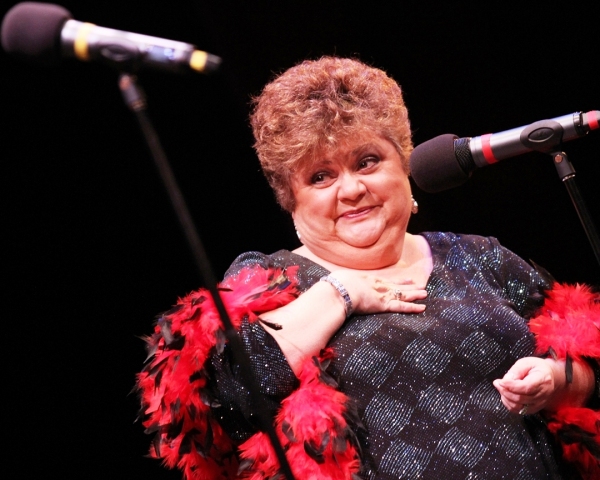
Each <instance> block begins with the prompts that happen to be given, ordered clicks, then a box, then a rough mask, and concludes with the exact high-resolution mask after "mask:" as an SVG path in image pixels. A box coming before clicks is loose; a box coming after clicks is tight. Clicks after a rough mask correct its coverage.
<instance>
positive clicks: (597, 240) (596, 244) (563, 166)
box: [549, 151, 600, 264]
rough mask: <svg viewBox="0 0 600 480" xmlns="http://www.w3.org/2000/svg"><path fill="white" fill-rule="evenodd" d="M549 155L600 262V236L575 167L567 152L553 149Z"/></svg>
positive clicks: (599, 262)
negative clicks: (582, 191) (584, 197)
mask: <svg viewBox="0 0 600 480" xmlns="http://www.w3.org/2000/svg"><path fill="white" fill-rule="evenodd" d="M549 155H550V156H551V157H552V161H553V162H554V166H555V167H556V173H558V176H559V178H560V179H561V180H562V182H563V183H564V185H565V187H566V188H567V191H568V192H569V196H570V197H571V201H572V202H573V206H574V207H575V210H576V211H577V215H578V216H579V220H580V221H581V224H582V225H583V229H584V230H585V233H586V235H587V238H588V240H589V242H590V245H591V246H592V250H593V251H594V255H595V256H596V261H597V262H598V264H600V237H599V236H598V231H597V230H596V226H595V225H594V221H593V220H592V217H591V216H590V213H589V211H588V209H587V206H586V204H585V202H584V200H583V197H582V195H581V193H580V191H579V187H578V186H577V182H576V181H575V168H573V165H572V164H571V162H570V161H569V158H568V156H567V154H566V153H565V152H561V151H553V152H550V153H549Z"/></svg>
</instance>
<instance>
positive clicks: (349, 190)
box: [338, 173, 367, 200]
mask: <svg viewBox="0 0 600 480" xmlns="http://www.w3.org/2000/svg"><path fill="white" fill-rule="evenodd" d="M339 182H340V183H339V190H338V197H339V198H340V199H342V198H344V199H347V200H354V199H356V198H358V197H360V196H362V195H364V193H365V192H366V191H367V187H365V184H364V183H363V182H362V178H361V177H360V175H356V174H353V173H346V174H343V175H341V176H340V178H339Z"/></svg>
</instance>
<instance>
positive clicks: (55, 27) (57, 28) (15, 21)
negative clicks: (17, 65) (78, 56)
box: [1, 2, 71, 65]
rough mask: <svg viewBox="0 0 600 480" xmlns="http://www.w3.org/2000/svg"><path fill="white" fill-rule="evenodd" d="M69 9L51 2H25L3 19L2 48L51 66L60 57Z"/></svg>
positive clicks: (69, 15)
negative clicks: (61, 37) (63, 29)
mask: <svg viewBox="0 0 600 480" xmlns="http://www.w3.org/2000/svg"><path fill="white" fill-rule="evenodd" d="M70 18H71V14H70V13H69V11H68V10H66V9H64V8H63V7H61V6H59V5H53V4H50V3H37V2H23V3H18V4H17V5H15V6H14V7H13V8H11V9H10V10H9V11H8V12H7V13H6V15H5V16H4V20H3V21H2V27H1V28H2V47H3V48H4V50H5V51H6V52H7V53H10V54H12V55H15V56H17V57H20V58H21V59H24V60H30V61H34V62H36V63H41V64H43V65H50V64H52V63H56V62H58V60H59V59H60V34H61V31H62V28H63V26H64V24H65V22H66V21H67V20H69V19H70Z"/></svg>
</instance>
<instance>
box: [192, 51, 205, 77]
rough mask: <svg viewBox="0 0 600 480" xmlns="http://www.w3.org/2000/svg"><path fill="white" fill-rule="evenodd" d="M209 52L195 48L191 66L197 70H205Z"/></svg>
mask: <svg viewBox="0 0 600 480" xmlns="http://www.w3.org/2000/svg"><path fill="white" fill-rule="evenodd" d="M207 58H208V54H207V53H206V52H203V51H202V50H194V51H193V52H192V56H191V57H190V67H191V68H192V69H194V70H196V71H197V72H203V71H204V68H205V67H206V60H207Z"/></svg>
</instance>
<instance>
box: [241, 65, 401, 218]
mask: <svg viewBox="0 0 600 480" xmlns="http://www.w3.org/2000/svg"><path fill="white" fill-rule="evenodd" d="M250 122H251V125H252V131H253V133H254V138H255V143H254V148H255V150H256V153H257V154H258V158H259V160H260V164H261V166H262V170H263V172H264V174H265V176H266V177H267V180H268V181H269V184H270V185H271V188H273V190H274V192H275V196H276V198H277V201H278V202H279V204H280V205H281V206H282V207H283V208H284V209H285V210H287V211H288V212H292V211H294V208H295V199H294V194H293V192H292V188H291V179H292V177H293V175H294V174H295V173H296V172H298V171H300V170H301V169H302V168H306V167H307V166H308V165H310V163H311V162H312V161H314V159H315V156H316V154H318V153H319V152H321V151H323V150H325V149H330V148H332V147H334V146H335V145H336V144H337V143H338V142H339V141H340V140H342V139H344V138H348V137H349V136H355V135H359V134H361V133H364V132H369V133H372V132H375V133H376V134H378V135H381V136H383V137H384V138H386V139H388V140H389V141H390V142H392V143H393V144H394V146H395V147H396V149H397V151H398V153H399V154H400V158H401V159H402V162H403V166H404V169H405V171H406V172H407V173H408V172H409V164H408V159H409V157H410V153H411V152H412V149H413V145H412V139H411V131H410V122H409V120H408V112H407V109H406V105H405V104H404V99H403V98H402V91H401V89H400V87H399V85H398V84H397V83H396V82H395V81H394V80H393V79H392V78H390V77H389V76H388V75H387V74H386V73H385V72H384V71H382V70H380V69H378V68H374V67H370V66H368V65H365V64H364V63H362V62H360V61H358V60H354V59H349V58H337V57H322V58H320V59H319V60H307V61H304V62H302V63H300V64H298V65H296V66H294V67H292V68H290V69H289V70H286V71H285V72H284V73H283V74H281V75H280V76H278V77H276V78H275V80H273V81H272V82H271V83H269V84H267V86H265V88H264V89H263V91H262V93H261V94H260V95H259V96H258V97H256V98H254V99H253V111H252V114H251V116H250Z"/></svg>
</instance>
